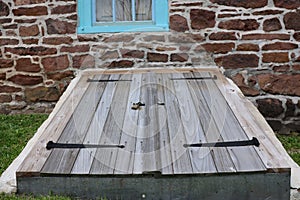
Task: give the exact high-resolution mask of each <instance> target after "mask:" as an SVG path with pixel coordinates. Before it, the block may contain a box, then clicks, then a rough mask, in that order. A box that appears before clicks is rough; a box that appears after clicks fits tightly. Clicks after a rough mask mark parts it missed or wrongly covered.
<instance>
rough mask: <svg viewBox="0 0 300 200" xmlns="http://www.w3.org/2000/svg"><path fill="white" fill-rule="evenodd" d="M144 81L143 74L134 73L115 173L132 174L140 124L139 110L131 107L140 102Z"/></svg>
mask: <svg viewBox="0 0 300 200" xmlns="http://www.w3.org/2000/svg"><path fill="white" fill-rule="evenodd" d="M141 83H142V74H134V75H133V77H132V83H131V86H130V91H129V97H128V102H127V106H126V113H125V117H124V124H123V128H122V133H121V139H120V144H125V148H124V149H118V153H117V159H116V165H115V168H114V173H115V174H132V173H133V164H134V155H135V146H136V131H137V126H138V113H139V112H138V111H137V110H133V109H131V106H132V105H133V103H136V102H140V101H141V99H140V91H141Z"/></svg>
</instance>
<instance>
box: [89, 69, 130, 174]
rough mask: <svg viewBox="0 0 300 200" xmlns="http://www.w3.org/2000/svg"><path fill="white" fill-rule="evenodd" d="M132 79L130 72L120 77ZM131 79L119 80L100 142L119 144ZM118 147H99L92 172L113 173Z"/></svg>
mask: <svg viewBox="0 0 300 200" xmlns="http://www.w3.org/2000/svg"><path fill="white" fill-rule="evenodd" d="M122 78H124V79H126V80H127V79H131V75H130V74H124V75H121V78H120V79H122ZM129 88H130V81H119V82H117V86H116V91H115V94H114V97H113V101H112V103H111V108H110V111H109V114H108V117H107V120H106V123H105V126H104V129H103V133H102V135H101V139H100V143H99V144H119V142H120V138H121V132H122V127H123V122H124V116H125V111H126V105H127V101H128V95H129ZM117 150H118V149H117V148H105V149H104V148H103V149H97V152H96V154H95V158H94V160H93V164H92V167H91V170H90V174H113V172H114V167H115V163H116V158H117Z"/></svg>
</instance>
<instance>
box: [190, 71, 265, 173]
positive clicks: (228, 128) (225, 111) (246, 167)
mask: <svg viewBox="0 0 300 200" xmlns="http://www.w3.org/2000/svg"><path fill="white" fill-rule="evenodd" d="M194 74H195V76H210V74H209V73H205V72H203V73H194ZM215 81H218V80H210V79H209V80H205V81H201V83H200V84H202V86H203V87H204V88H207V90H208V91H209V94H206V98H207V99H209V101H210V102H211V103H212V106H209V107H210V108H211V112H212V113H213V117H214V118H215V121H216V122H217V125H218V128H219V130H220V135H221V136H222V138H223V139H224V141H235V140H245V139H250V138H248V137H247V135H246V134H245V132H244V130H243V129H242V127H241V126H240V124H239V122H238V121H237V120H236V117H235V115H234V114H233V113H232V110H231V109H230V107H229V106H228V104H227V102H226V100H225V99H224V97H223V95H222V94H221V92H220V90H219V88H218V87H217V86H216V84H215V83H214V82H215ZM254 148H255V147H252V146H249V147H238V148H235V147H230V148H228V150H229V154H230V156H231V159H232V160H233V162H234V165H235V167H236V169H237V171H239V172H242V171H252V170H257V171H261V170H266V168H265V167H264V165H263V163H262V162H261V159H260V157H259V156H258V154H257V152H256V151H255V149H254Z"/></svg>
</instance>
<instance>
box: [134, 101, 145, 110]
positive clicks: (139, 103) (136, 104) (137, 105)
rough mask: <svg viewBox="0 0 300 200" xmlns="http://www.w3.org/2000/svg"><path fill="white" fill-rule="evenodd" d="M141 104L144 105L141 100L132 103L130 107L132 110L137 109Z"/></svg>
mask: <svg viewBox="0 0 300 200" xmlns="http://www.w3.org/2000/svg"><path fill="white" fill-rule="evenodd" d="M141 106H145V104H144V103H141V102H137V103H133V104H132V106H131V109H132V110H138V109H140V107H141Z"/></svg>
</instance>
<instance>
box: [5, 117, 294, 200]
mask: <svg viewBox="0 0 300 200" xmlns="http://www.w3.org/2000/svg"><path fill="white" fill-rule="evenodd" d="M47 117H48V115H46V114H34V115H25V114H23V115H1V114H0V174H2V172H3V171H4V170H5V169H6V168H7V167H8V166H9V164H10V163H11V162H12V161H13V160H14V159H15V158H16V157H17V156H18V154H19V153H20V152H21V151H22V149H23V148H24V147H25V145H26V143H27V141H28V140H29V139H30V138H31V137H32V136H33V134H34V133H35V132H36V130H37V129H38V127H39V126H40V125H41V124H42V123H43V121H44V120H45V119H47ZM277 137H278V138H279V140H280V141H281V142H282V144H283V146H284V147H285V148H286V150H287V151H288V153H289V154H290V155H291V157H292V158H293V159H294V160H295V161H296V162H297V163H298V164H299V165H300V134H299V133H293V134H291V135H289V136H285V135H277ZM2 199H11V200H17V199H21V200H22V199H24V200H25V199H26V200H27V199H30V200H31V199H32V200H52V199H53V200H69V199H71V198H69V197H61V196H53V195H50V196H41V197H32V196H20V195H7V194H0V200H2Z"/></svg>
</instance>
